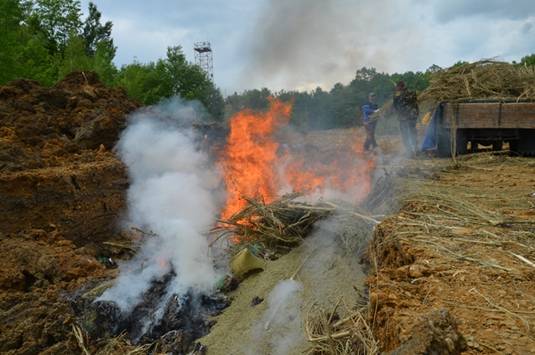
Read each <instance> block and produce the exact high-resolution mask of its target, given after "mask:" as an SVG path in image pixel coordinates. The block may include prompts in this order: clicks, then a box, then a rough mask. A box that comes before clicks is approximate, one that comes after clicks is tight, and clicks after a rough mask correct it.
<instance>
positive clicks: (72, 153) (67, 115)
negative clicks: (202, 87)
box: [0, 72, 138, 172]
mask: <svg viewBox="0 0 535 355" xmlns="http://www.w3.org/2000/svg"><path fill="white" fill-rule="evenodd" d="M137 107H138V105H137V104H136V103H135V102H133V101H131V100H129V99H128V97H127V95H126V92H125V91H124V90H123V89H119V88H107V87H105V86H104V85H103V84H101V83H100V82H99V81H98V77H97V75H96V74H94V73H90V72H74V73H72V74H70V75H68V76H67V77H66V78H65V79H64V80H62V81H60V82H59V83H57V84H56V85H55V86H53V87H50V88H48V87H43V86H40V85H39V84H38V83H37V82H35V81H31V80H16V81H13V82H11V83H9V84H8V85H6V86H3V87H0V127H1V128H0V171H1V172H6V171H21V170H25V169H35V168H44V167H54V166H61V165H63V164H64V163H65V162H69V163H72V162H74V161H77V162H88V161H92V160H93V159H94V158H95V154H96V152H95V151H94V150H95V149H97V148H99V147H100V146H101V145H102V148H101V150H102V149H111V148H113V146H114V144H115V142H116V141H117V138H118V136H119V133H120V131H121V130H122V129H123V128H124V126H125V123H126V115H127V114H128V113H130V112H132V111H133V110H135V109H136V108H137Z"/></svg>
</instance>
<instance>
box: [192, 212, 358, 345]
mask: <svg viewBox="0 0 535 355" xmlns="http://www.w3.org/2000/svg"><path fill="white" fill-rule="evenodd" d="M337 223H338V221H329V220H326V221H324V222H320V225H319V226H318V227H317V228H316V231H315V232H313V234H312V235H311V236H310V237H309V238H307V239H306V240H305V242H304V243H303V244H302V245H301V246H300V247H298V248H296V249H294V250H293V251H291V252H290V253H288V254H286V255H284V256H283V257H281V258H279V259H277V260H275V261H270V262H269V263H268V264H267V267H266V269H265V270H264V271H262V272H260V273H257V274H255V275H252V276H250V277H248V278H247V279H245V280H244V281H243V282H242V283H241V284H240V286H239V288H238V289H237V290H236V291H235V292H234V293H233V294H231V297H232V298H233V301H232V304H231V306H230V307H229V308H228V309H227V310H225V312H224V313H223V314H222V315H220V316H219V317H217V319H216V321H217V323H216V324H215V326H214V327H213V328H212V331H211V332H210V334H208V335H207V336H206V337H204V338H203V339H201V341H200V342H201V343H202V344H204V345H206V346H207V347H208V354H277V353H280V354H300V353H302V352H303V351H305V350H307V348H308V345H307V341H306V339H305V333H304V330H303V326H302V324H303V321H304V319H305V318H306V316H307V312H308V311H309V310H310V307H311V306H313V305H317V306H320V307H322V308H325V309H329V310H330V309H332V308H333V307H334V306H335V305H336V304H344V305H345V306H347V308H351V307H353V306H355V305H356V304H357V303H358V302H359V300H360V299H359V293H358V292H356V290H359V291H360V292H364V280H365V275H364V273H363V270H362V267H361V265H360V264H359V263H358V260H359V258H358V254H357V252H358V249H359V247H361V246H362V244H363V242H364V240H363V239H360V240H359V239H358V238H362V237H359V235H358V234H352V233H351V232H350V229H351V227H347V228H345V229H344V230H342V229H341V228H340V226H339V225H338V224H337ZM348 232H349V233H348ZM351 234H352V235H351ZM348 238H349V239H348ZM296 271H298V273H297V275H296V277H295V280H296V281H298V282H299V284H300V285H301V287H302V289H301V290H300V291H299V292H297V293H296V294H295V295H293V296H292V298H291V300H290V301H289V302H288V303H290V304H289V305H288V306H282V307H280V309H279V310H278V311H276V312H275V315H274V316H273V320H272V321H271V323H270V326H269V327H268V329H266V323H267V322H269V321H270V311H268V308H269V306H268V303H269V302H268V300H269V294H270V293H271V292H272V291H273V289H274V288H275V287H276V285H277V284H279V282H281V281H283V280H288V279H290V278H291V276H292V275H293V274H294V273H295V272H296ZM254 297H260V298H261V299H264V301H263V302H262V303H260V304H258V305H256V306H253V305H252V304H251V301H252V300H253V298H254ZM342 308H344V309H345V307H342ZM271 310H272V309H271ZM341 312H342V313H341V315H343V314H344V313H343V309H342V311H341Z"/></svg>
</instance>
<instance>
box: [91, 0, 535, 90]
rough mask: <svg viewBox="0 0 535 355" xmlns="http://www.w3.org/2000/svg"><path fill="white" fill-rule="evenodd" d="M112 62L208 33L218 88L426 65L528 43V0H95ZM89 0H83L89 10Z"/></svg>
mask: <svg viewBox="0 0 535 355" xmlns="http://www.w3.org/2000/svg"><path fill="white" fill-rule="evenodd" d="M94 2H95V3H96V4H97V7H98V8H99V9H100V11H101V12H102V14H103V17H104V19H105V20H111V21H112V22H113V38H114V40H115V45H116V46H117V47H118V49H117V56H116V58H115V62H116V64H117V65H119V66H120V65H123V64H127V63H131V62H132V61H133V60H134V59H137V60H138V61H141V62H147V61H153V60H156V59H158V58H161V57H163V56H165V52H166V48H167V47H168V46H173V45H181V46H182V47H183V49H184V52H185V54H186V56H187V57H188V59H190V60H191V61H193V43H194V42H197V41H210V42H211V43H212V48H213V51H214V80H215V82H216V85H218V86H219V87H220V88H221V89H222V91H223V94H225V95H228V94H231V93H232V92H233V91H235V90H237V91H241V90H243V89H248V88H260V87H268V88H271V89H275V90H279V89H307V90H308V89H313V88H315V87H316V86H321V87H322V88H324V89H327V90H328V89H330V88H331V87H332V85H333V84H335V83H336V82H342V83H348V82H349V81H351V79H352V78H353V77H354V75H355V71H356V70H357V69H358V68H360V67H362V66H373V67H375V68H377V69H378V70H379V71H386V72H404V71H407V70H425V69H426V68H428V67H429V66H431V65H432V64H438V65H440V66H449V65H451V64H453V63H454V62H456V61H458V60H468V61H473V60H477V59H480V58H498V59H503V60H515V59H516V60H518V59H519V58H520V57H522V56H524V55H526V54H529V53H535V40H533V39H534V38H535V1H534V0H449V1H443V0H271V1H270V0H152V1H150V2H149V1H141V0H128V1H127V0H95V1H94ZM87 3H88V1H87V0H83V1H82V6H83V8H84V12H87Z"/></svg>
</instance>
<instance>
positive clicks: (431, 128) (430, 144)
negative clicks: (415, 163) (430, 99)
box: [420, 105, 442, 152]
mask: <svg viewBox="0 0 535 355" xmlns="http://www.w3.org/2000/svg"><path fill="white" fill-rule="evenodd" d="M441 113H442V107H441V106H440V105H439V106H437V108H435V111H434V112H433V117H431V120H430V121H429V124H428V125H427V128H426V130H425V135H424V140H423V141H422V146H421V148H420V149H421V150H422V152H428V151H433V150H436V149H437V128H438V121H439V119H440V115H441Z"/></svg>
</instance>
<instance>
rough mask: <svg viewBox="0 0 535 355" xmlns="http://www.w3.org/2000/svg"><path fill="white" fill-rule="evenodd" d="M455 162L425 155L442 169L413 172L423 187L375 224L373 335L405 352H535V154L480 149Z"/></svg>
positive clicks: (371, 281) (382, 343) (433, 166)
mask: <svg viewBox="0 0 535 355" xmlns="http://www.w3.org/2000/svg"><path fill="white" fill-rule="evenodd" d="M449 164H450V163H449V162H448V161H444V160H442V161H440V160H429V161H427V162H425V161H421V162H419V165H421V166H423V168H424V169H426V168H427V169H429V170H432V169H434V170H435V171H437V174H436V175H434V176H433V179H425V180H423V181H422V180H421V181H419V182H418V183H417V184H415V182H414V181H409V182H408V184H409V185H412V186H413V187H414V186H415V185H417V186H418V188H417V190H416V191H415V192H414V193H412V195H411V196H409V197H408V198H407V199H405V202H404V206H403V207H402V208H401V211H400V212H399V213H398V214H396V215H394V216H392V217H389V218H387V219H386V220H385V221H383V222H382V223H381V224H380V225H378V227H377V229H376V232H375V235H374V239H373V241H372V244H371V249H370V261H371V265H372V266H374V267H375V272H373V273H372V274H371V275H370V277H369V279H368V284H369V288H370V303H369V317H368V318H369V322H370V324H371V326H372V328H373V332H374V335H375V336H376V338H377V340H378V341H379V343H380V346H381V350H383V351H395V352H396V353H399V354H426V353H441V354H450V353H451V354H454V353H459V352H460V351H461V350H463V349H464V350H463V351H466V353H468V354H476V353H478V354H481V353H483V354H490V353H503V354H510V353H518V354H521V353H528V352H529V353H531V352H535V341H534V339H535V337H534V333H533V326H532V325H533V324H534V321H535V306H534V303H533V300H535V290H534V288H533V280H534V277H535V264H534V263H533V261H534V260H535V222H534V216H535V209H534V206H535V198H534V192H535V178H534V174H533V172H534V171H535V163H534V162H533V160H530V159H521V158H511V157H506V156H502V155H492V154H481V155H477V156H466V157H463V158H462V159H461V160H460V161H459V164H458V165H449ZM425 165H428V166H427V167H425ZM437 312H438V313H437Z"/></svg>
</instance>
